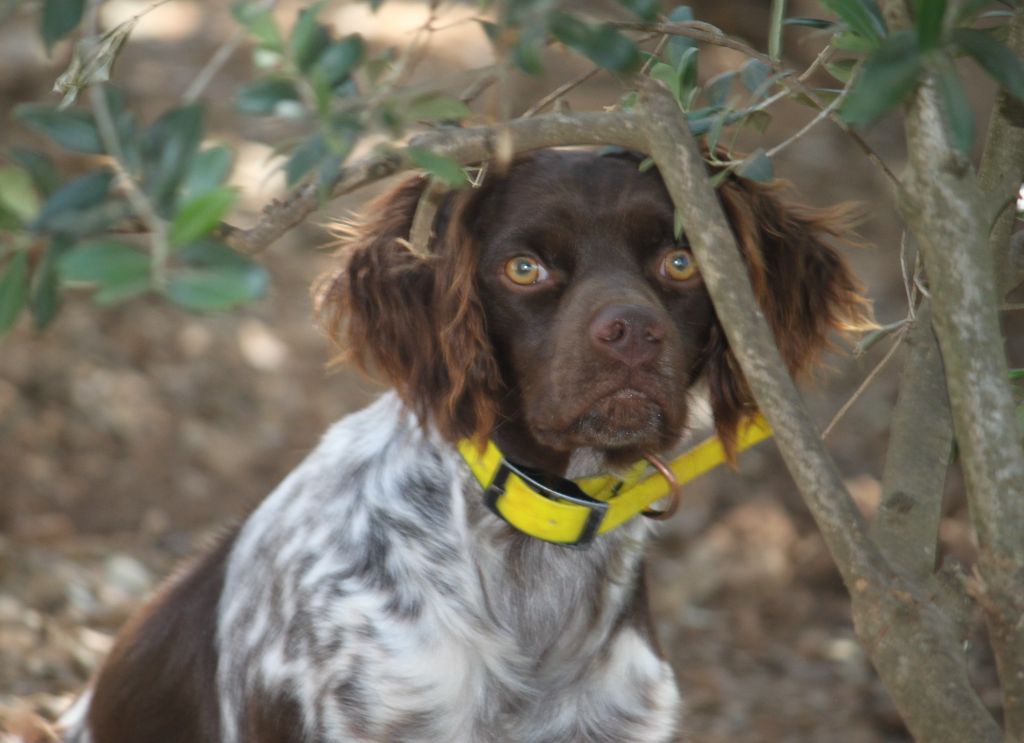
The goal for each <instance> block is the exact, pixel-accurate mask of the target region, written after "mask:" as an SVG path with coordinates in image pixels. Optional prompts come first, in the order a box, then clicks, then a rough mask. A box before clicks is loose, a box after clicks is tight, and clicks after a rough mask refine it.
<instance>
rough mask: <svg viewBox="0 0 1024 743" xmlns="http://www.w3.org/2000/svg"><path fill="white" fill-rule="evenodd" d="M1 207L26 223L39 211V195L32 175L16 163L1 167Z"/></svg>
mask: <svg viewBox="0 0 1024 743" xmlns="http://www.w3.org/2000/svg"><path fill="white" fill-rule="evenodd" d="M0 208H2V209H4V210H5V211H7V212H10V213H11V214H13V215H14V216H15V217H17V218H18V220H19V221H20V222H21V223H22V224H24V223H26V222H28V221H29V220H30V219H32V218H33V217H34V216H35V215H36V212H38V211H39V197H38V196H37V195H36V190H35V187H34V186H33V185H32V176H30V175H29V174H28V171H26V170H25V169H24V168H19V167H17V166H14V165H8V166H3V167H0Z"/></svg>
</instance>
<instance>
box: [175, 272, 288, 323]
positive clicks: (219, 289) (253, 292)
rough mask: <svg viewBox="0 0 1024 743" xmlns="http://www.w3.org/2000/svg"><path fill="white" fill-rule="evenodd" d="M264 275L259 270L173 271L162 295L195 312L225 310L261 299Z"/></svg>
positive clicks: (265, 284)
mask: <svg viewBox="0 0 1024 743" xmlns="http://www.w3.org/2000/svg"><path fill="white" fill-rule="evenodd" d="M267 283H268V282H267V274H266V272H265V271H264V270H263V269H262V268H261V267H259V266H257V265H255V264H252V265H249V266H244V267H240V266H229V265H224V266H211V267H209V268H185V269H177V270H175V271H172V272H171V274H170V276H169V277H168V280H167V286H166V288H165V289H164V293H165V294H166V295H167V297H168V298H170V300H171V301H172V302H174V303H175V304H178V305H180V306H182V307H185V308H186V309H189V310H193V311H196V312H213V311H217V310H227V309H230V308H232V307H235V306H237V305H240V304H245V303H246V302H251V301H253V300H254V299H258V298H259V297H261V296H263V294H264V293H266V290H267Z"/></svg>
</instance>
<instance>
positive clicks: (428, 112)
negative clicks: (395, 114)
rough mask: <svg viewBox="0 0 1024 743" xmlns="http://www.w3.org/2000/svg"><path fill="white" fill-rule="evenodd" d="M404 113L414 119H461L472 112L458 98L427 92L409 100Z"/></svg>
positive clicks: (408, 117)
mask: <svg viewBox="0 0 1024 743" xmlns="http://www.w3.org/2000/svg"><path fill="white" fill-rule="evenodd" d="M403 113H404V114H405V117H406V118H407V119H411V120H413V121H461V120H462V119H464V118H466V117H467V116H469V115H470V114H471V113H472V112H471V111H470V110H469V107H468V106H467V105H466V104H465V103H463V102H462V101H460V100H459V99H458V98H455V97H453V96H450V95H443V94H441V93H427V94H425V95H421V96H418V97H416V98H413V99H412V100H411V101H409V103H408V105H407V106H405V109H404V111H403Z"/></svg>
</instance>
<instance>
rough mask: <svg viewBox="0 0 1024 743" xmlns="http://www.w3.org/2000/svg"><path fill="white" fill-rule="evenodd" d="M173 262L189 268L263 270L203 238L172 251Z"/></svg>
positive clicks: (218, 243)
mask: <svg viewBox="0 0 1024 743" xmlns="http://www.w3.org/2000/svg"><path fill="white" fill-rule="evenodd" d="M174 259H175V261H177V262H179V263H181V264H182V265H185V266H189V267H191V268H233V269H236V270H239V271H241V270H250V269H254V268H255V269H258V270H263V269H262V268H260V267H259V265H258V264H257V263H255V262H253V260H252V259H251V258H248V257H247V256H244V255H242V254H241V253H238V252H236V251H234V250H232V249H231V248H229V247H228V246H227V245H225V244H224V243H222V242H220V241H219V240H215V239H213V238H203V239H200V240H196V241H195V242H192V243H189V244H188V245H185V246H184V247H181V248H178V249H177V250H175V251H174Z"/></svg>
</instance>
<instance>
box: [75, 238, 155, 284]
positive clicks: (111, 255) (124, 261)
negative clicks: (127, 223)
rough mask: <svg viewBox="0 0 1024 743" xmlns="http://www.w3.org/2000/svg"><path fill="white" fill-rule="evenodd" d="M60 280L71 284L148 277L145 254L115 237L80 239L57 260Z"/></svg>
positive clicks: (108, 282) (113, 282)
mask: <svg viewBox="0 0 1024 743" xmlns="http://www.w3.org/2000/svg"><path fill="white" fill-rule="evenodd" d="M57 272H58V274H60V278H61V280H62V281H64V282H67V283H73V284H97V285H99V286H104V287H107V286H119V285H122V284H124V283H126V282H135V281H137V280H139V279H145V280H146V281H147V282H148V281H149V258H148V257H147V256H146V255H145V254H143V253H141V252H139V251H138V250H137V249H135V248H134V247H133V246H131V245H128V244H127V243H122V242H117V241H116V240H95V241H90V242H84V243H80V244H78V245H76V246H75V247H73V248H71V249H70V250H68V251H67V252H66V253H64V255H62V256H61V257H60V259H59V260H58V261H57Z"/></svg>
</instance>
